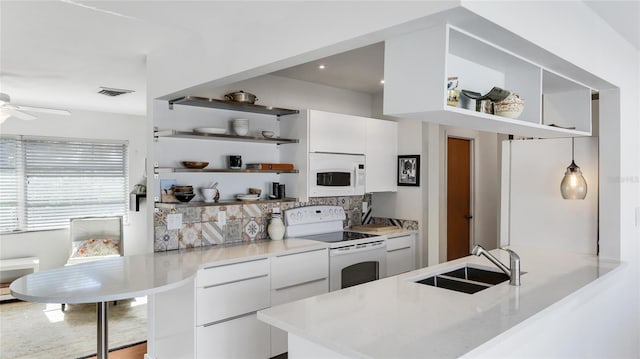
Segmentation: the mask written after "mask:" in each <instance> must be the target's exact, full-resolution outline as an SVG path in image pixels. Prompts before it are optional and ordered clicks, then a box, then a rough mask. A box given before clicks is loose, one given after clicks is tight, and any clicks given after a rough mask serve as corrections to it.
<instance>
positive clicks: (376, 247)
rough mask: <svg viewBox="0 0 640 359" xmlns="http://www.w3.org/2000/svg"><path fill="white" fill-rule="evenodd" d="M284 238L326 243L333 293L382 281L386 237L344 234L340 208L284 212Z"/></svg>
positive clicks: (328, 207)
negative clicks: (327, 244)
mask: <svg viewBox="0 0 640 359" xmlns="http://www.w3.org/2000/svg"><path fill="white" fill-rule="evenodd" d="M284 219H285V229H286V231H285V236H286V237H287V238H292V237H296V238H304V239H311V240H316V241H321V242H326V243H329V289H330V290H332V291H334V290H338V289H343V288H347V287H351V286H354V285H358V284H362V283H366V282H370V281H373V280H377V279H380V278H383V277H384V276H385V275H386V273H387V259H386V258H387V250H386V247H387V245H386V240H387V238H386V236H380V235H373V234H366V233H358V232H351V231H345V230H344V229H343V228H344V220H345V219H346V215H345V213H344V209H343V208H342V207H340V206H308V207H298V208H292V209H288V210H286V211H284Z"/></svg>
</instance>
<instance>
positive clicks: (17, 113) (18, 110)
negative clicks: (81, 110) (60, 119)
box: [0, 92, 71, 123]
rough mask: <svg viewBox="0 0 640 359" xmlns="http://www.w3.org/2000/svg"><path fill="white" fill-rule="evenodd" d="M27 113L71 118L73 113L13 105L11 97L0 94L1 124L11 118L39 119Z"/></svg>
mask: <svg viewBox="0 0 640 359" xmlns="http://www.w3.org/2000/svg"><path fill="white" fill-rule="evenodd" d="M27 112H40V113H49V114H52V115H62V116H69V115H71V112H69V111H67V110H58V109H53V108H43V107H31V106H21V105H12V104H11V97H9V95H7V94H6V93H2V92H0V123H3V122H4V121H5V120H6V119H8V118H9V117H15V118H17V119H20V120H25V121H28V120H35V119H36V118H37V117H36V116H34V115H31V114H29V113H27Z"/></svg>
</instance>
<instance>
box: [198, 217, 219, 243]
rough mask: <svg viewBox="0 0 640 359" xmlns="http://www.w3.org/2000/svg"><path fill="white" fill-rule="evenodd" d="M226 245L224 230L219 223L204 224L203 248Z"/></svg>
mask: <svg viewBox="0 0 640 359" xmlns="http://www.w3.org/2000/svg"><path fill="white" fill-rule="evenodd" d="M222 243H224V228H222V227H220V226H218V222H213V221H212V222H202V246H211V245H216V244H222Z"/></svg>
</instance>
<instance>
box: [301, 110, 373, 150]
mask: <svg viewBox="0 0 640 359" xmlns="http://www.w3.org/2000/svg"><path fill="white" fill-rule="evenodd" d="M308 116H309V152H335V153H355V154H364V153H365V150H366V141H365V133H366V123H367V120H368V119H367V118H365V117H359V116H351V115H343V114H339V113H333V112H324V111H316V110H309V113H308Z"/></svg>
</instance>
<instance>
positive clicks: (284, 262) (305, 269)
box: [271, 248, 329, 357]
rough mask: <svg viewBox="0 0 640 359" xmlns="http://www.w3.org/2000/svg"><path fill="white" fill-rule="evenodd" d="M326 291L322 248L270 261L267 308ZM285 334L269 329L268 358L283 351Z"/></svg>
mask: <svg viewBox="0 0 640 359" xmlns="http://www.w3.org/2000/svg"><path fill="white" fill-rule="evenodd" d="M328 291H329V253H328V250H327V249H326V248H323V249H318V250H313V251H308V252H302V253H294V254H284V255H281V256H275V257H273V258H271V305H272V306H273V305H279V304H284V303H289V302H293V301H295V300H299V299H304V298H308V297H312V296H315V295H318V294H323V293H327V292H328ZM287 347H288V345H287V332H285V331H282V330H280V329H277V328H273V327H271V356H272V357H273V356H276V355H280V354H282V353H284V352H286V351H287V350H288V349H287Z"/></svg>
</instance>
